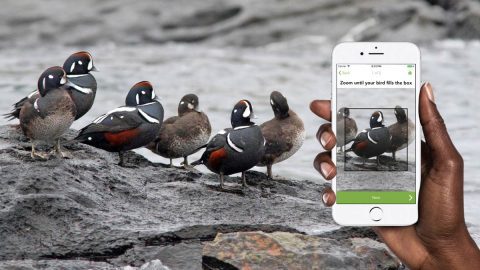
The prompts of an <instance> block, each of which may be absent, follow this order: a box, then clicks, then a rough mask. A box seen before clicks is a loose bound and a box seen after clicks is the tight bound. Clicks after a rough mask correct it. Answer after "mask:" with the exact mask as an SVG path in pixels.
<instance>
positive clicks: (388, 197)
mask: <svg viewBox="0 0 480 270" xmlns="http://www.w3.org/2000/svg"><path fill="white" fill-rule="evenodd" d="M419 91H420V51H419V49H418V47H417V46H416V45H414V44H412V43H406V42H350V43H341V44H338V45H337V46H336V47H335V49H334V50H333V54H332V130H333V131H334V133H335V134H336V137H337V145H336V149H333V150H332V160H333V162H334V163H335V165H336V166H337V175H336V177H335V178H334V179H333V182H332V188H333V190H334V192H335V194H336V197H337V199H336V203H335V205H333V209H332V214H333V218H334V220H335V221H336V222H337V223H338V224H340V225H351V226H406V225H411V224H413V223H415V222H417V219H418V191H419V187H420V166H421V164H420V162H421V156H420V155H421V152H420V132H419V130H420V124H419V118H418V96H419Z"/></svg>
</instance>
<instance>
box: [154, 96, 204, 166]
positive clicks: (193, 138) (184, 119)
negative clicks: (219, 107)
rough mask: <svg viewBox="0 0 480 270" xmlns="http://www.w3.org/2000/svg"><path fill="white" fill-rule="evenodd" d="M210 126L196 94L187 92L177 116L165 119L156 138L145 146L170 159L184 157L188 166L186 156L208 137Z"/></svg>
mask: <svg viewBox="0 0 480 270" xmlns="http://www.w3.org/2000/svg"><path fill="white" fill-rule="evenodd" d="M211 132H212V127H211V126H210V121H209V120H208V117H207V115H206V114H205V113H203V112H201V111H199V102H198V97H197V95H194V94H188V95H186V96H184V97H183V98H182V99H181V100H180V103H179V104H178V116H173V117H170V118H168V119H167V120H165V121H164V122H163V124H162V128H161V129H160V133H159V135H158V138H157V139H156V140H155V141H154V142H151V143H150V144H149V145H148V146H147V148H148V149H150V150H152V151H153V152H154V153H157V154H159V155H160V156H162V157H165V158H169V159H170V166H172V159H173V158H181V157H183V158H184V161H183V165H184V166H188V159H187V157H188V156H189V155H191V154H193V153H195V152H196V151H198V150H200V147H201V146H203V145H205V144H206V143H207V142H208V139H209V138H210V134H211Z"/></svg>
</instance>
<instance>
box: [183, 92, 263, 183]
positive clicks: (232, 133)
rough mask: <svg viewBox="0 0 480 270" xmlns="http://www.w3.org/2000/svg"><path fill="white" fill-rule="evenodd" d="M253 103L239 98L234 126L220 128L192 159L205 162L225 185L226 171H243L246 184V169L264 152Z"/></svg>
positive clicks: (232, 118) (243, 181) (233, 114)
mask: <svg viewBox="0 0 480 270" xmlns="http://www.w3.org/2000/svg"><path fill="white" fill-rule="evenodd" d="M251 118H253V108H252V104H251V103H250V101H248V100H240V101H239V102H238V103H237V104H236V105H235V107H234V108H233V110H232V115H231V123H232V128H227V129H224V130H221V131H220V132H219V133H218V134H217V135H215V136H214V137H213V138H212V139H211V140H210V142H208V144H207V149H206V150H205V152H204V153H203V155H202V157H201V158H200V159H199V160H197V161H195V162H193V163H192V165H193V166H196V165H199V164H204V165H205V166H207V168H208V169H209V170H211V171H212V172H214V173H218V174H219V175H220V187H221V188H223V180H224V175H230V174H234V173H239V172H241V173H242V184H243V186H246V185H247V183H246V179H245V171H246V170H248V169H250V168H252V167H254V166H255V165H256V164H258V162H259V161H260V160H261V158H262V157H263V155H264V154H265V138H263V135H262V131H261V129H260V127H259V126H257V125H255V123H253V122H252V121H251Z"/></svg>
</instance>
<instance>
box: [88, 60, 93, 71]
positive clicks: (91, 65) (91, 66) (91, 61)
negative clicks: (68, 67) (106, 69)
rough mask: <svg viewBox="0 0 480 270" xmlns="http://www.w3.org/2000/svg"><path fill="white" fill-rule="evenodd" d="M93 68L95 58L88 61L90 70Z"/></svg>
mask: <svg viewBox="0 0 480 270" xmlns="http://www.w3.org/2000/svg"><path fill="white" fill-rule="evenodd" d="M92 68H93V60H91V59H90V61H88V67H87V69H88V70H92Z"/></svg>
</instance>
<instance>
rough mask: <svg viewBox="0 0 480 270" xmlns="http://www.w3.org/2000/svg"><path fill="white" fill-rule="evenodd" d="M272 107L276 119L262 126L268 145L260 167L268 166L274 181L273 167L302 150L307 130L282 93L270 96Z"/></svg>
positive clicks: (275, 92)
mask: <svg viewBox="0 0 480 270" xmlns="http://www.w3.org/2000/svg"><path fill="white" fill-rule="evenodd" d="M270 105H271V106H272V110H273V113H274V115H275V117H274V118H273V119H271V120H269V121H267V122H265V123H263V124H261V125H260V128H261V129H262V134H263V136H264V137H265V140H266V144H265V155H264V156H263V157H262V160H261V161H260V163H259V164H258V165H259V166H267V176H268V178H270V179H272V178H273V177H272V165H273V164H275V163H278V162H281V161H284V160H286V159H288V158H289V157H291V156H292V155H293V154H295V153H296V152H297V151H298V149H300V147H301V146H302V144H303V141H304V140H305V128H304V126H303V121H302V119H300V117H298V115H297V114H296V113H295V112H294V111H292V110H291V109H290V107H289V106H288V102H287V99H286V98H285V97H284V96H283V95H282V94H281V93H280V92H278V91H273V92H272V93H271V94H270Z"/></svg>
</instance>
